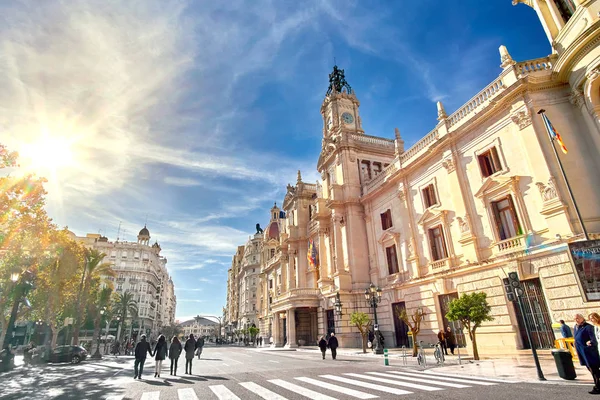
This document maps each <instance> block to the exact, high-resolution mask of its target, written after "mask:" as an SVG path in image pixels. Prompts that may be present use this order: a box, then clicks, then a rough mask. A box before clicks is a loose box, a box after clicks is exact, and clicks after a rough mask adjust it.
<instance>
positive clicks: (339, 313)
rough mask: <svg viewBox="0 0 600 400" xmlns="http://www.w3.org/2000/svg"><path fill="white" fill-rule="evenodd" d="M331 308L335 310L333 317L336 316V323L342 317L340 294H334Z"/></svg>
mask: <svg viewBox="0 0 600 400" xmlns="http://www.w3.org/2000/svg"><path fill="white" fill-rule="evenodd" d="M333 308H334V309H335V315H337V316H338V321H339V319H340V318H341V317H342V300H341V299H340V293H339V292H338V293H336V294H335V300H334V302H333ZM334 321H335V320H334ZM336 329H337V328H336ZM340 329H341V327H340Z"/></svg>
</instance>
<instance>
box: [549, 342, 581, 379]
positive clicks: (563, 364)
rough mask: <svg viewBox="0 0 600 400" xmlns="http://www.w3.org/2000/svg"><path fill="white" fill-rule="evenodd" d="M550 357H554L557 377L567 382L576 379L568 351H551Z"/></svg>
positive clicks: (571, 358)
mask: <svg viewBox="0 0 600 400" xmlns="http://www.w3.org/2000/svg"><path fill="white" fill-rule="evenodd" d="M552 356H553V357H554V362H555V363H556V369H557V370H558V376H560V377H561V378H563V379H567V380H573V379H575V378H577V374H576V373H575V366H574V365H573V356H571V353H570V352H569V351H567V350H564V349H556V350H552Z"/></svg>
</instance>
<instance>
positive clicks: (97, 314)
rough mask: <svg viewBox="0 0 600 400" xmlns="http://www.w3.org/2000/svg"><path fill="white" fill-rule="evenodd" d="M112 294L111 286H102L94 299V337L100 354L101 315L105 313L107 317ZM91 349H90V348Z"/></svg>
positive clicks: (97, 351)
mask: <svg viewBox="0 0 600 400" xmlns="http://www.w3.org/2000/svg"><path fill="white" fill-rule="evenodd" d="M112 294H113V288H112V287H110V286H109V287H105V288H103V289H102V290H101V291H100V293H98V297H97V299H96V304H94V307H93V310H94V338H97V340H98V345H97V347H96V353H97V354H98V355H99V354H100V329H102V327H101V324H102V317H103V315H106V316H107V317H108V312H109V311H110V310H109V309H110V305H111V304H110V303H111V298H112ZM90 350H91V349H90Z"/></svg>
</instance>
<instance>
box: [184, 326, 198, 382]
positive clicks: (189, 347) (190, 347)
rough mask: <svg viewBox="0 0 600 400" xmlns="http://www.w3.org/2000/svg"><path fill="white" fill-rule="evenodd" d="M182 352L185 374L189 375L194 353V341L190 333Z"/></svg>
mask: <svg viewBox="0 0 600 400" xmlns="http://www.w3.org/2000/svg"><path fill="white" fill-rule="evenodd" d="M183 350H185V373H186V374H188V375H191V374H192V361H193V360H194V353H195V352H196V340H195V339H194V334H192V333H190V337H189V339H188V340H186V341H185V346H184V347H183ZM188 371H189V372H188Z"/></svg>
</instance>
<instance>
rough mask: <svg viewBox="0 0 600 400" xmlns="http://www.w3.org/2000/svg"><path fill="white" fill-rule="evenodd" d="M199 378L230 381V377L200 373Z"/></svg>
mask: <svg viewBox="0 0 600 400" xmlns="http://www.w3.org/2000/svg"><path fill="white" fill-rule="evenodd" d="M198 377H199V378H203V379H204V380H207V381H208V380H210V381H228V380H229V379H228V378H225V377H222V376H207V375H200V376H198Z"/></svg>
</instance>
